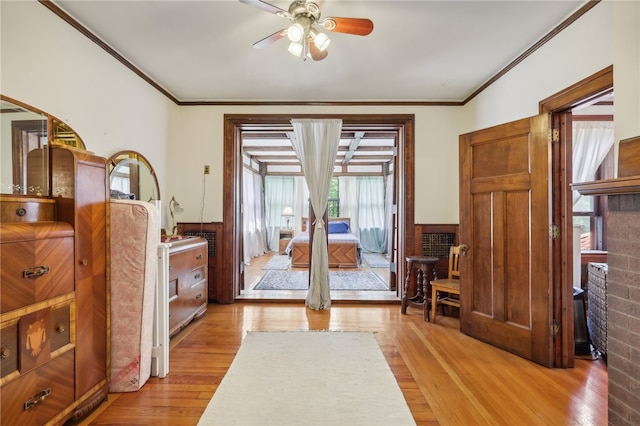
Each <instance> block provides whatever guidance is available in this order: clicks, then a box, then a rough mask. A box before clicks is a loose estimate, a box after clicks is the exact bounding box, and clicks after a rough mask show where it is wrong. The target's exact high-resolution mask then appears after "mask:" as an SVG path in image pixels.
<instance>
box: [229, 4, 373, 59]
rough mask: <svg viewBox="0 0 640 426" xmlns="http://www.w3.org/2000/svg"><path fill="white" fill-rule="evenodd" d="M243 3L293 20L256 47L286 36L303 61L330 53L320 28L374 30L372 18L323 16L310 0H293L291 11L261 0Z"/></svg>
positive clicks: (355, 31) (357, 31)
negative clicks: (321, 16)
mask: <svg viewBox="0 0 640 426" xmlns="http://www.w3.org/2000/svg"><path fill="white" fill-rule="evenodd" d="M240 2H241V3H244V4H247V5H249V6H254V7H257V8H259V9H262V10H264V11H266V12H269V13H273V14H275V15H278V16H280V17H282V18H287V19H289V20H290V21H291V25H289V26H288V27H287V28H283V29H281V30H279V31H276V32H275V33H273V34H271V35H270V36H268V37H265V38H263V39H262V40H260V41H257V42H256V43H254V44H253V47H254V48H256V49H262V48H263V47H267V46H269V45H271V44H272V43H274V42H276V41H278V40H280V39H282V38H284V37H287V38H288V39H289V41H290V44H289V53H291V54H292V55H294V56H298V57H301V58H302V59H304V60H306V59H307V58H308V57H309V58H311V59H313V60H314V61H321V60H323V59H324V58H326V57H327V54H328V53H329V52H328V51H327V47H328V46H329V43H330V39H329V37H328V36H327V35H326V34H325V33H322V32H320V31H318V28H321V29H324V30H326V31H333V32H336V33H344V34H353V35H359V36H366V35H369V34H370V33H371V31H373V22H371V20H370V19H365V18H337V17H333V16H329V17H326V18H322V19H320V6H318V5H317V4H316V3H313V2H310V1H309V2H308V1H305V0H294V1H293V2H292V3H291V4H290V5H289V10H284V9H280V8H279V7H277V6H274V5H272V4H269V3H266V2H264V1H262V0H240ZM317 27H318V28H317Z"/></svg>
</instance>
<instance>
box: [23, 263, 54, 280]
mask: <svg viewBox="0 0 640 426" xmlns="http://www.w3.org/2000/svg"><path fill="white" fill-rule="evenodd" d="M49 271H50V269H49V267H48V266H34V267H33V268H29V269H25V270H24V271H22V276H23V277H24V278H38V277H41V276H43V275H44V274H48V273H49Z"/></svg>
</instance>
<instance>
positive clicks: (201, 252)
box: [169, 240, 207, 280]
mask: <svg viewBox="0 0 640 426" xmlns="http://www.w3.org/2000/svg"><path fill="white" fill-rule="evenodd" d="M206 262H207V244H206V240H205V243H204V244H200V245H197V246H195V247H193V248H192V249H190V250H185V251H176V252H175V253H173V252H172V253H171V254H170V256H169V280H171V279H174V278H177V277H178V276H179V275H180V274H182V273H184V272H185V271H191V270H193V269H196V268H198V267H200V266H203V265H205V266H206Z"/></svg>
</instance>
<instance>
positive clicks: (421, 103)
mask: <svg viewBox="0 0 640 426" xmlns="http://www.w3.org/2000/svg"><path fill="white" fill-rule="evenodd" d="M177 104H178V105H180V106H300V105H303V106H463V105H464V104H465V102H463V101H285V100H282V101H178V102H177Z"/></svg>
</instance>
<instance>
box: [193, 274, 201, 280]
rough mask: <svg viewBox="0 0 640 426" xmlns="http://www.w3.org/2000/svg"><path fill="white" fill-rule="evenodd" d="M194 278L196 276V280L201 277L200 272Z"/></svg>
mask: <svg viewBox="0 0 640 426" xmlns="http://www.w3.org/2000/svg"><path fill="white" fill-rule="evenodd" d="M193 278H195V279H196V280H198V279H200V272H198V273H197V274H195V275H194V276H193Z"/></svg>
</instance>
